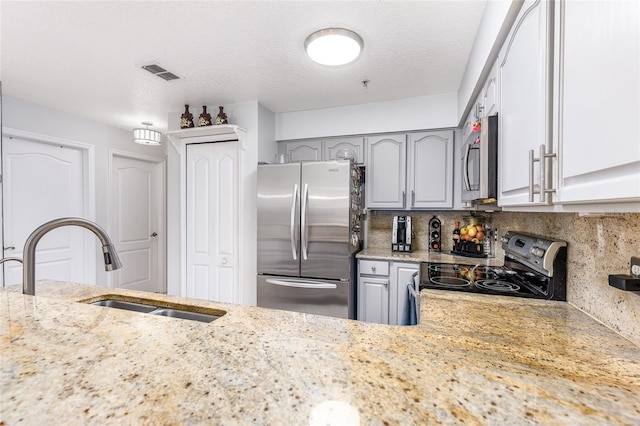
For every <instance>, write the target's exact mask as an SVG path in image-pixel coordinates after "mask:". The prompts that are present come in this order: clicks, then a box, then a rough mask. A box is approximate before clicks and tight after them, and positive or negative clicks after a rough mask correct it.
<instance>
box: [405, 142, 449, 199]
mask: <svg viewBox="0 0 640 426" xmlns="http://www.w3.org/2000/svg"><path fill="white" fill-rule="evenodd" d="M453 161H454V160H453V130H446V131H438V132H422V133H410V134H409V157H408V162H409V169H408V173H407V181H408V189H409V191H408V194H409V199H408V200H407V205H406V207H407V208H410V209H421V208H434V209H435V208H444V209H450V208H452V207H453Z"/></svg>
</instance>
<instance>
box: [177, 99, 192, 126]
mask: <svg viewBox="0 0 640 426" xmlns="http://www.w3.org/2000/svg"><path fill="white" fill-rule="evenodd" d="M190 127H193V114H191V113H190V112H189V105H185V106H184V114H182V117H181V118H180V128H181V129H188V128H190Z"/></svg>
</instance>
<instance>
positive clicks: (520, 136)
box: [498, 0, 552, 206]
mask: <svg viewBox="0 0 640 426" xmlns="http://www.w3.org/2000/svg"><path fill="white" fill-rule="evenodd" d="M551 7H552V3H550V2H546V1H539V0H538V1H526V2H525V4H524V5H523V6H522V9H521V10H520V13H519V15H518V17H517V19H516V22H515V24H514V26H513V28H512V29H511V31H510V33H509V35H508V36H507V39H506V41H505V43H504V45H503V47H502V49H501V51H500V54H499V57H498V82H499V99H500V100H499V104H500V119H499V120H498V122H499V130H498V135H499V138H500V152H499V172H498V175H499V176H500V179H499V182H498V204H499V205H500V206H513V205H533V204H548V203H549V199H550V197H549V194H548V193H547V192H545V188H546V187H547V184H548V182H549V168H548V167H544V166H547V165H548V164H549V160H550V159H549V158H546V157H545V155H548V154H549V153H550V150H551V130H552V126H551V105H552V104H551V100H552V97H551V89H552V81H551V77H552V76H551V75H550V74H551V73H550V69H551V67H550V65H551V61H550V59H551V58H550V56H551V55H552V52H551V49H550V46H549V44H550V41H551V38H550V37H551V29H552V28H551V27H550V25H549V18H548V15H549V13H550V12H551V10H550V9H551ZM531 153H533V155H531ZM540 155H542V156H543V158H542V159H540V158H539V157H540ZM534 158H537V159H538V161H534ZM541 166H542V167H541ZM533 177H536V178H537V179H535V182H534V181H533V180H534V179H533ZM540 184H542V190H541V186H540ZM532 193H535V197H534V196H531V195H530V194H532Z"/></svg>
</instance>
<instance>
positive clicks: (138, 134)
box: [133, 121, 162, 145]
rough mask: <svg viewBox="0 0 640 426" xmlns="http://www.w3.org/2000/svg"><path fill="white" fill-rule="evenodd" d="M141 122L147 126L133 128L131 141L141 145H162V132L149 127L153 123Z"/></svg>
mask: <svg viewBox="0 0 640 426" xmlns="http://www.w3.org/2000/svg"><path fill="white" fill-rule="evenodd" d="M141 124H142V125H143V126H147V128H146V129H133V141H134V142H135V143H139V144H141V145H162V133H160V132H158V131H156V130H151V129H150V128H149V126H152V125H153V123H149V122H147V121H143V122H142V123H141Z"/></svg>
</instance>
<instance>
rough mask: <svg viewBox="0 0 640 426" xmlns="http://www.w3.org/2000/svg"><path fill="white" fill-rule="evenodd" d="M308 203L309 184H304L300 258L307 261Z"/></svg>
mask: <svg viewBox="0 0 640 426" xmlns="http://www.w3.org/2000/svg"><path fill="white" fill-rule="evenodd" d="M308 202H309V184H308V183H305V184H304V191H303V193H302V214H301V216H302V219H301V220H302V224H301V225H302V231H301V232H302V244H301V245H302V258H303V259H304V260H307V249H308V247H307V244H308V243H309V241H308V240H309V225H307V204H308Z"/></svg>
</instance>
